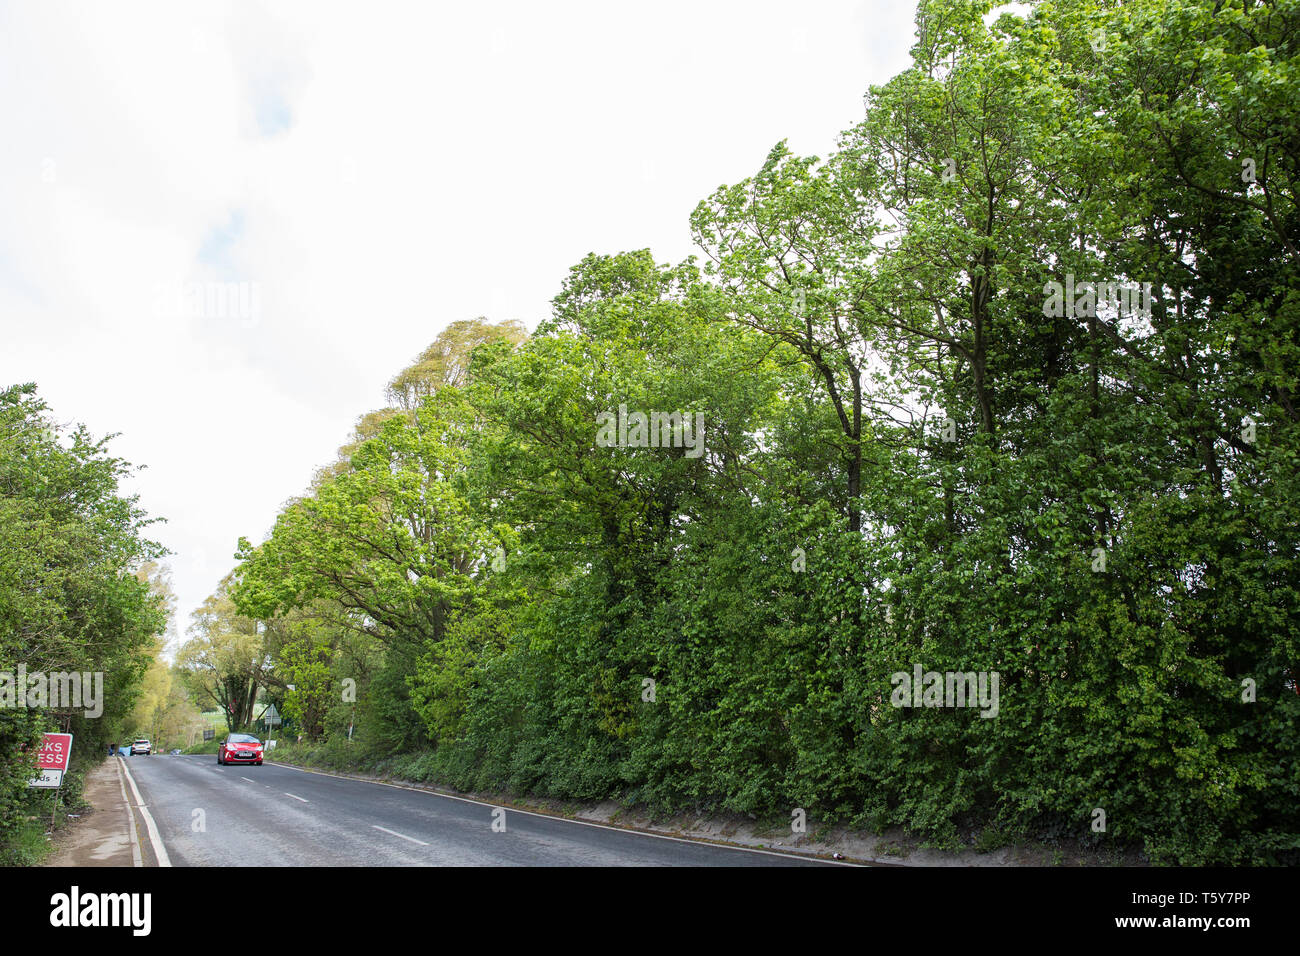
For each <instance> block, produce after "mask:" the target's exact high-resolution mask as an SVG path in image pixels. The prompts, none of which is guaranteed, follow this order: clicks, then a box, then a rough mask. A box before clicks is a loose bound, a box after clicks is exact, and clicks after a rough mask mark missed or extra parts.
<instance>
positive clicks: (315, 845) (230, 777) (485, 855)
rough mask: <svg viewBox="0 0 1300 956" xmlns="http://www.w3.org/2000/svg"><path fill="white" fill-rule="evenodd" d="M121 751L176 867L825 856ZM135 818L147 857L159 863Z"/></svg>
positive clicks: (753, 861)
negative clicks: (742, 846) (703, 840)
mask: <svg viewBox="0 0 1300 956" xmlns="http://www.w3.org/2000/svg"><path fill="white" fill-rule="evenodd" d="M122 759H124V760H125V761H126V762H127V767H128V768H129V770H130V771H131V776H132V777H133V778H134V780H135V783H136V786H137V787H138V788H139V791H140V795H141V797H142V799H143V803H144V805H145V807H146V808H147V810H148V812H149V815H150V816H151V817H152V819H153V821H156V830H157V835H158V838H160V840H161V842H162V845H163V847H164V850H165V853H166V856H167V857H168V858H169V860H170V862H171V864H172V865H173V866H821V865H825V864H823V863H821V862H820V861H817V860H812V859H806V858H799V857H792V856H787V855H784V854H778V853H769V852H762V851H758V852H755V851H749V850H743V849H732V848H728V847H719V846H714V845H710V844H704V843H693V842H689V841H683V840H675V839H668V838H662V837H656V836H652V835H649V834H642V833H635V832H631V831H626V830H619V829H616V828H606V827H600V826H593V825H584V824H581V823H575V822H573V821H569V820H562V819H558V818H555V817H547V816H538V815H533V814H529V813H525V812H522V811H515V810H509V809H506V810H505V811H504V824H505V829H504V832H497V831H495V830H494V829H493V821H494V813H493V810H494V808H493V807H491V806H488V805H485V804H481V803H474V802H470V801H465V800H459V799H456V798H454V797H444V796H441V795H439V794H433V793H428V792H426V791H418V790H405V789H400V788H397V787H390V786H385V785H383V784H377V783H369V782H366V781H361V780H349V779H345V778H341V777H331V776H325V775H322V774H315V773H308V772H306V771H302V770H297V769H295V768H292V767H287V766H283V765H275V764H269V763H268V764H264V765H263V766H260V767H254V766H228V767H219V766H217V762H216V757H214V756H184V757H181V756H177V757H173V756H167V755H162V754H156V755H154V756H151V757H134V758H122ZM130 802H131V804H132V805H133V806H134V805H135V803H136V800H135V798H134V796H132V799H131V801H130ZM137 817H139V818H140V820H139V822H138V826H139V830H140V833H141V835H142V837H144V838H143V839H142V841H141V842H142V843H143V845H144V847H145V850H146V853H145V856H146V862H147V863H151V864H156V862H157V855H156V854H155V853H153V852H152V850H151V848H150V840H149V839H148V837H146V836H144V834H145V833H146V831H147V823H146V821H145V820H144V819H143V815H142V814H140V813H139V811H137ZM496 819H497V820H498V821H499V820H500V814H497V816H496ZM497 827H498V830H499V829H500V822H498V824H497Z"/></svg>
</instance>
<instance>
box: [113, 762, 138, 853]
mask: <svg viewBox="0 0 1300 956" xmlns="http://www.w3.org/2000/svg"><path fill="white" fill-rule="evenodd" d="M122 763H123V761H120V760H119V761H118V768H117V785H118V786H119V787H121V788H122V806H124V807H126V822H127V826H129V827H130V828H131V865H132V866H144V860H143V859H141V857H140V834H139V832H138V831H137V830H136V828H135V814H134V813H132V812H131V798H130V797H128V796H127V795H126V780H125V779H124V778H123V777H122Z"/></svg>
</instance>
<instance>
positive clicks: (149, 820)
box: [122, 760, 172, 866]
mask: <svg viewBox="0 0 1300 956" xmlns="http://www.w3.org/2000/svg"><path fill="white" fill-rule="evenodd" d="M122 769H123V770H125V771H126V782H127V783H129V784H130V785H131V792H132V793H133V794H135V802H136V805H137V806H138V807H139V808H140V816H142V817H144V828H145V831H146V832H147V833H148V834H149V843H150V844H151V845H152V846H153V852H154V856H156V857H158V865H159V866H171V865H172V861H171V858H170V857H169V856H167V848H166V847H165V846H163V842H162V836H161V834H159V833H158V825H157V824H156V823H154V822H153V815H152V814H151V813H150V812H149V810H148V808H146V807H145V805H144V797H142V796H140V788H139V787H137V786H136V785H135V777H133V776H131V768H130V767H128V766H127V765H126V761H125V760H123V761H122Z"/></svg>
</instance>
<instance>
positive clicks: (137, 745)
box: [131, 740, 153, 757]
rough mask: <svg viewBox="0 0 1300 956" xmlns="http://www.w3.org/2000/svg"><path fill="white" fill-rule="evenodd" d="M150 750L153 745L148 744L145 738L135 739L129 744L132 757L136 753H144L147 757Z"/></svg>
mask: <svg viewBox="0 0 1300 956" xmlns="http://www.w3.org/2000/svg"><path fill="white" fill-rule="evenodd" d="M151 750H153V745H152V744H150V743H149V741H147V740H137V741H135V742H134V743H132V744H131V756H132V757H134V756H135V755H136V754H144V755H145V756H146V757H147V756H149V752H150V751H151Z"/></svg>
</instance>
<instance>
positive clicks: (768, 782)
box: [234, 0, 1300, 864]
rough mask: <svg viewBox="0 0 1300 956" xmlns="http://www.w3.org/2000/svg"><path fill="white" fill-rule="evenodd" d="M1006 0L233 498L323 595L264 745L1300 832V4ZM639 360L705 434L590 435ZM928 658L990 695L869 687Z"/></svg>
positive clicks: (433, 764)
mask: <svg viewBox="0 0 1300 956" xmlns="http://www.w3.org/2000/svg"><path fill="white" fill-rule="evenodd" d="M991 6H992V5H991V4H989V3H985V2H976V3H971V2H966V0H925V2H923V3H921V4H920V6H919V8H918V28H919V30H918V42H917V44H916V46H915V48H914V50H913V57H914V62H913V65H912V66H911V67H910V68H909V69H907V70H905V71H904V72H903V73H901V74H900V75H899V76H897V77H895V78H894V79H893V80H891V81H890V82H889V83H886V84H884V85H883V86H880V87H877V88H873V89H872V90H871V91H870V94H869V97H868V100H869V107H870V108H869V111H868V115H867V116H866V118H865V119H863V120H862V121H861V122H860V123H858V124H857V125H856V126H854V127H853V128H852V129H849V130H847V131H845V132H844V134H843V135H842V137H841V141H840V146H839V148H838V149H837V150H836V151H835V153H834V154H833V155H831V156H829V157H826V158H825V159H819V158H815V157H801V156H797V155H795V154H794V153H792V152H791V151H790V149H789V148H788V146H787V145H786V144H785V143H779V144H778V145H777V146H776V147H774V148H773V149H772V150H771V151H770V152H769V154H768V156H767V157H766V160H765V161H764V162H763V163H762V165H761V167H760V168H759V170H758V172H757V173H756V174H755V175H754V176H752V177H750V178H749V179H745V180H743V181H742V182H740V183H738V184H736V185H731V186H723V187H721V188H719V189H718V190H716V191H715V192H714V193H713V194H712V195H710V196H709V197H707V198H706V199H705V200H704V201H703V202H701V203H700V205H699V207H698V208H697V209H696V211H695V213H694V215H693V216H692V217H691V223H690V225H691V229H692V232H693V235H694V237H695V239H696V241H697V243H698V244H699V245H700V247H701V249H702V251H703V253H704V255H705V257H706V261H705V262H704V265H703V266H702V267H697V265H696V263H695V262H694V260H691V261H688V262H685V263H682V264H680V265H677V266H670V265H662V264H659V263H657V262H656V261H655V260H654V258H653V256H652V255H651V254H650V252H649V251H647V250H640V251H635V252H629V253H622V254H619V255H594V254H593V255H590V256H588V257H587V258H585V259H584V260H583V261H582V262H581V263H579V264H578V265H576V266H574V268H573V269H572V270H571V272H570V275H569V276H568V278H567V280H566V281H565V283H564V285H563V287H562V289H561V291H560V294H559V295H557V297H556V298H555V300H554V303H553V304H554V311H553V316H552V317H551V319H549V320H548V321H546V322H543V323H542V324H541V326H540V327H539V328H538V330H537V332H536V334H535V335H534V336H533V337H532V338H531V339H528V340H527V341H524V340H523V337H522V335H520V334H518V330H517V329H516V328H513V327H501V328H498V329H496V330H495V331H493V329H492V328H491V327H486V326H484V325H483V323H481V322H478V323H461V324H457V325H456V326H455V327H454V328H453V329H451V330H449V332H448V335H447V339H446V340H445V341H442V340H440V343H435V344H434V346H432V347H431V348H430V350H428V351H427V352H426V353H425V354H424V355H423V356H421V358H420V360H419V361H418V362H417V363H416V365H414V366H412V367H411V368H410V369H407V370H406V371H405V372H403V373H401V374H399V375H398V376H397V377H396V378H395V379H394V380H393V383H392V386H391V389H392V398H393V400H394V404H395V406H397V407H394V408H392V409H387V410H384V411H382V412H380V413H376V414H375V415H373V416H370V417H368V418H367V419H364V420H363V421H364V422H365V427H364V429H363V428H361V427H359V429H358V441H357V442H356V443H355V444H354V445H353V446H351V447H350V450H349V452H348V454H347V455H346V456H345V460H343V461H341V462H340V463H339V464H338V465H337V466H336V467H335V468H334V469H333V470H332V471H331V472H329V473H328V474H326V475H324V476H322V477H321V478H320V480H318V482H317V484H316V486H315V487H314V489H313V491H312V493H311V494H310V495H309V496H307V497H305V498H304V499H302V500H300V501H296V502H294V503H293V504H291V505H290V506H289V507H288V508H286V509H285V511H284V512H283V513H282V515H281V517H280V520H279V522H278V523H277V525H276V528H275V531H274V532H273V534H272V535H271V537H270V538H269V539H268V540H267V541H266V542H265V543H264V544H262V545H261V546H259V547H253V546H251V545H250V544H249V543H248V542H242V543H241V548H242V553H243V556H244V559H245V560H244V563H243V565H242V566H241V568H240V570H239V572H238V578H239V583H238V585H237V586H236V588H235V590H234V595H235V599H236V601H237V603H238V604H239V606H240V608H241V610H242V612H243V613H245V614H247V615H250V616H254V617H258V618H262V619H266V620H267V621H268V622H269V623H268V627H270V628H272V629H274V628H275V627H278V626H281V625H280V624H277V623H276V622H281V623H282V622H284V621H285V620H287V619H288V618H289V617H290V616H291V615H293V614H295V613H305V612H306V609H308V608H312V609H314V610H313V611H312V613H314V614H319V615H320V616H321V618H322V619H323V620H327V621H328V622H329V625H328V627H329V628H330V629H332V630H331V633H332V634H334V637H332V638H330V639H329V640H328V641H325V642H324V643H304V642H303V641H302V640H295V641H286V642H285V643H283V644H282V645H281V646H279V648H278V649H277V650H274V651H273V656H274V657H275V669H276V670H277V673H278V675H279V676H278V678H277V679H278V680H281V681H285V682H286V683H295V681H297V682H298V684H300V686H301V687H302V688H304V689H303V690H302V691H300V692H297V693H299V694H300V695H301V696H302V697H303V699H304V700H305V699H306V698H308V697H311V696H312V695H314V694H316V693H317V692H318V691H319V692H320V693H322V694H323V693H324V691H323V688H325V687H326V686H327V685H328V684H330V683H331V682H332V681H336V680H340V679H342V678H344V677H346V676H348V675H351V674H355V675H356V680H357V686H358V700H357V703H356V706H355V708H352V707H351V706H350V705H349V706H343V705H340V704H337V703H336V704H332V705H331V706H330V707H329V709H328V713H327V714H326V716H325V717H323V718H322V719H321V720H322V723H321V728H322V733H323V735H324V737H325V740H324V742H323V743H320V744H315V743H313V744H312V746H311V747H310V748H307V749H302V750H300V749H297V748H296V749H294V750H292V751H286V752H285V753H284V754H283V756H284V757H285V758H286V759H287V758H289V757H292V756H294V755H295V754H301V755H303V756H302V759H307V760H317V761H321V762H322V765H330V766H335V765H337V766H360V765H363V766H367V767H371V768H375V769H379V770H380V771H381V772H391V773H399V774H403V775H408V776H409V777H410V778H411V779H419V780H436V781H438V782H441V783H445V784H449V785H452V786H456V787H459V788H462V789H466V790H504V791H513V792H517V793H535V794H540V795H546V796H554V797H567V798H574V799H592V800H596V799H610V798H615V799H621V800H626V801H639V802H642V803H644V804H646V805H649V806H651V807H653V808H656V809H662V810H671V809H678V808H683V807H695V808H716V809H722V810H727V811H731V812H737V813H752V814H755V815H757V816H781V817H783V818H784V817H785V815H786V814H788V812H789V809H790V808H791V807H795V806H798V807H803V808H805V809H806V810H807V811H808V812H809V813H810V814H811V815H814V816H817V817H820V818H822V819H826V820H830V819H839V820H847V821H852V822H854V823H858V824H861V825H867V826H873V827H886V826H896V825H897V826H902V827H905V828H907V829H909V830H912V831H914V832H918V833H921V834H924V835H925V837H926V838H927V839H928V840H929V841H930V842H931V843H933V844H935V845H938V846H958V845H968V844H969V843H970V841H972V840H976V841H977V842H976V843H975V845H976V846H978V847H979V848H980V849H983V850H988V849H991V848H994V847H996V846H999V845H1004V844H1005V843H1007V842H1008V841H1011V840H1016V839H1021V838H1025V837H1029V838H1035V839H1039V840H1042V841H1046V842H1048V843H1057V844H1061V843H1065V842H1072V843H1075V844H1080V843H1082V844H1105V845H1107V846H1109V847H1111V848H1116V847H1125V846H1138V847H1141V848H1142V849H1144V850H1145V852H1146V853H1147V854H1148V856H1149V857H1150V858H1151V859H1153V860H1155V861H1157V862H1177V863H1184V864H1220V863H1294V862H1296V861H1297V860H1298V859H1300V818H1298V817H1297V809H1296V808H1297V806H1300V801H1298V800H1297V798H1298V797H1300V758H1298V756H1297V755H1298V754H1300V746H1298V744H1300V739H1297V734H1298V733H1300V731H1297V728H1298V727H1300V694H1298V693H1297V683H1296V681H1297V673H1298V671H1300V666H1298V663H1297V660H1298V657H1300V646H1298V645H1297V641H1298V637H1297V635H1300V593H1297V591H1298V589H1300V584H1298V583H1297V578H1296V575H1295V570H1294V569H1295V567H1296V566H1297V559H1300V537H1298V535H1297V528H1300V511H1297V504H1296V502H1297V501H1300V494H1297V492H1298V491H1300V487H1297V477H1296V475H1297V464H1300V412H1298V411H1297V394H1298V391H1300V380H1298V379H1300V321H1298V320H1300V274H1298V273H1297V270H1298V269H1300V256H1298V255H1297V251H1296V244H1297V241H1298V240H1300V211H1297V208H1296V205H1295V197H1296V188H1295V187H1296V177H1297V172H1298V171H1297V169H1296V165H1295V164H1296V162H1297V159H1296V157H1297V156H1298V155H1300V152H1298V151H1297V150H1296V149H1295V148H1294V146H1295V143H1296V142H1297V140H1300V127H1298V126H1297V118H1298V117H1300V102H1298V101H1297V98H1298V97H1300V92H1298V91H1300V83H1297V82H1296V80H1297V79H1300V76H1297V66H1296V64H1297V59H1296V52H1297V51H1296V44H1297V43H1298V42H1300V40H1298V39H1297V38H1298V37H1300V29H1298V28H1300V3H1298V2H1297V0H1276V2H1273V3H1269V4H1257V3H1241V2H1227V3H1222V2H1213V0H1135V2H1130V3H1124V4H1115V3H1109V2H1102V0H1055V2H1052V3H1048V2H1042V3H1037V4H1032V5H1031V6H1030V9H1029V10H1028V12H1026V13H1025V14H1023V15H1017V14H1012V13H1002V14H1001V15H1000V16H999V17H998V18H997V19H995V20H991V21H990V22H988V23H986V16H985V15H986V14H987V13H988V12H989V10H990V8H991ZM1247 160H1249V162H1248V163H1247V162H1246V161H1247ZM1247 168H1249V169H1250V170H1252V171H1253V172H1252V174H1253V181H1247V180H1246V179H1243V176H1244V173H1245V171H1246V169H1247ZM1067 274H1069V275H1071V276H1073V277H1077V279H1078V280H1079V282H1084V281H1095V282H1098V283H1101V284H1102V286H1103V287H1104V286H1105V284H1106V283H1108V282H1109V283H1114V284H1115V285H1117V286H1121V287H1122V286H1128V285H1133V286H1136V287H1141V286H1142V285H1143V284H1147V283H1149V285H1150V288H1151V308H1150V310H1149V312H1148V313H1146V314H1140V313H1134V311H1133V309H1132V308H1130V307H1129V306H1125V305H1122V304H1121V303H1120V302H1119V301H1116V302H1112V303H1111V304H1109V305H1108V304H1106V303H1105V302H1103V303H1102V305H1101V306H1100V307H1098V308H1095V309H1093V310H1092V312H1091V314H1090V313H1089V311H1088V310H1087V309H1086V308H1084V307H1083V306H1084V305H1085V304H1086V303H1085V302H1084V300H1082V299H1080V300H1079V301H1078V302H1076V301H1073V300H1072V301H1070V302H1069V303H1068V305H1069V306H1070V307H1071V309H1073V311H1070V310H1053V309H1052V308H1051V307H1049V306H1048V305H1047V303H1048V300H1049V292H1050V291H1051V288H1052V287H1051V285H1050V283H1053V282H1064V279H1065V276H1066V275H1067ZM1073 281H1074V280H1073V279H1071V280H1070V283H1071V284H1073ZM1076 306H1078V307H1079V308H1078V309H1075V308H1074V307H1076ZM620 407H624V408H626V409H630V410H639V411H642V412H652V411H660V412H670V411H678V412H683V413H688V414H694V413H700V414H701V415H702V416H703V421H704V422H705V434H704V450H703V453H702V454H699V455H695V454H687V449H686V448H685V447H684V446H680V445H678V446H673V445H669V446H665V447H624V446H618V447H606V445H605V444H604V443H602V442H601V441H599V440H598V437H599V435H600V431H599V427H600V426H599V424H598V423H599V422H600V417H601V416H602V414H605V413H610V412H613V411H615V410H617V409H619V408H620ZM362 432H364V434H362ZM286 627H287V626H286ZM285 633H286V634H288V633H289V630H287V629H286V630H285ZM345 633H346V634H351V635H359V636H360V638H361V642H360V644H359V645H358V646H355V647H351V648H348V647H345V646H344V644H343V643H342V642H340V641H339V640H338V639H337V636H338V635H340V634H345ZM918 664H919V665H921V666H922V667H923V669H924V670H926V671H939V672H945V671H953V672H963V673H964V672H985V673H988V672H996V673H997V674H998V675H999V678H1000V707H999V711H998V714H997V716H996V717H988V718H986V717H983V716H981V714H980V712H979V710H977V709H973V708H925V707H922V708H911V707H908V708H902V707H895V706H893V705H892V704H891V693H892V691H893V681H892V680H891V676H892V675H894V674H895V673H897V672H903V673H911V672H912V670H913V667H914V666H916V665H918ZM287 675H293V677H294V680H287V679H286V677H287ZM1251 682H1253V685H1252V686H1253V687H1254V692H1255V696H1254V699H1253V700H1251V699H1247V697H1248V695H1247V697H1243V686H1244V685H1245V684H1251ZM288 699H292V700H295V703H294V704H292V705H291V706H293V707H295V708H297V707H299V706H305V704H300V702H298V699H297V698H293V697H290V698H288ZM322 699H323V698H322ZM354 711H355V719H356V726H357V733H356V735H355V736H356V740H355V741H354V742H351V743H349V742H347V741H346V740H344V739H343V738H344V736H345V733H346V728H347V727H348V726H350V725H351V724H352V720H353V714H354ZM295 712H297V711H295ZM302 713H303V714H305V713H306V711H305V710H303V711H302ZM1098 808H1100V809H1103V810H1104V811H1105V814H1106V818H1107V823H1108V826H1107V829H1106V831H1104V832H1094V831H1093V830H1092V829H1091V826H1090V823H1091V821H1092V819H1093V813H1094V810H1095V809H1098ZM976 833H977V834H979V836H978V837H974V836H972V834H976Z"/></svg>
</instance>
